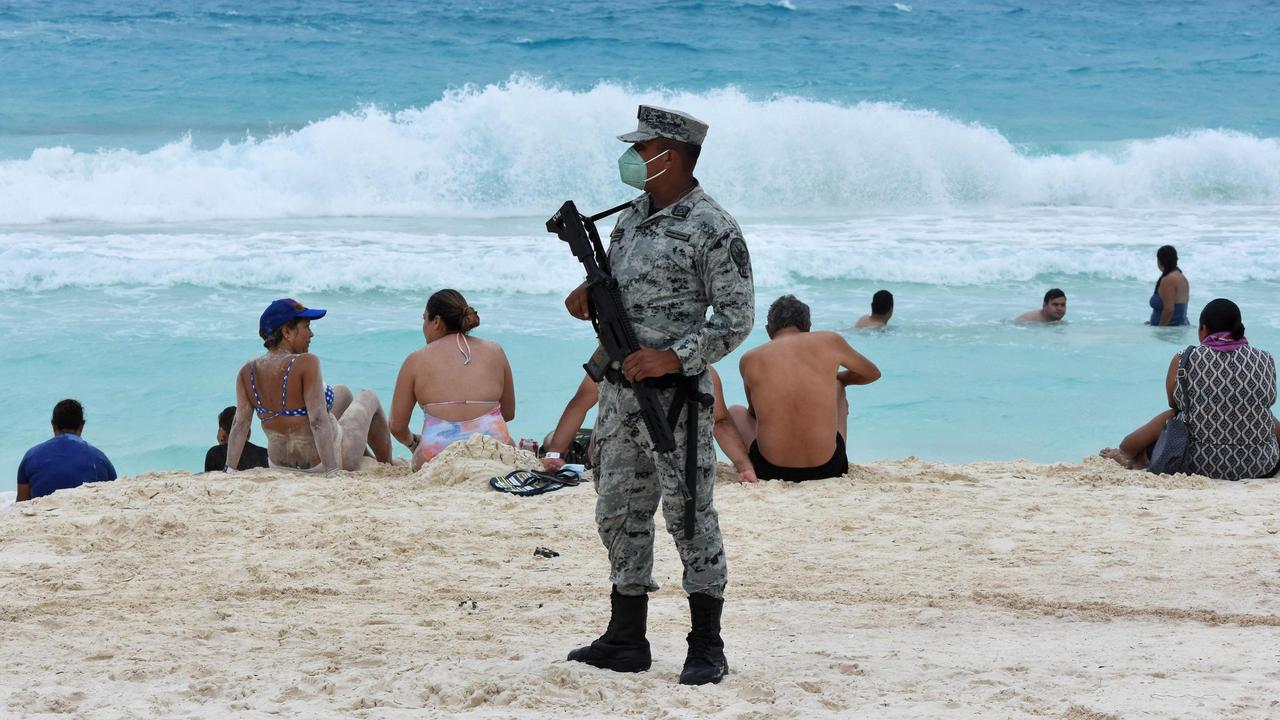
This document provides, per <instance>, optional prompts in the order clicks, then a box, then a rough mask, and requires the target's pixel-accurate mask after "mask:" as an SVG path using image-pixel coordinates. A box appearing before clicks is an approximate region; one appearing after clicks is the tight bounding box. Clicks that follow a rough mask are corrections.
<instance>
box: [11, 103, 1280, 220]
mask: <svg viewBox="0 0 1280 720" xmlns="http://www.w3.org/2000/svg"><path fill="white" fill-rule="evenodd" d="M638 103H652V104H658V105H663V106H674V107H679V108H683V109H685V110H687V111H689V112H691V113H692V114H694V115H696V116H698V117H700V118H702V119H704V120H706V121H707V122H708V123H710V125H711V133H710V138H709V142H708V144H707V146H706V151H705V153H704V154H703V159H702V161H701V163H700V165H699V173H700V175H702V176H703V177H704V178H705V179H706V180H707V184H708V187H709V188H710V189H712V190H713V192H714V194H715V196H716V197H717V199H719V200H720V201H721V202H722V203H724V204H725V205H726V206H728V207H731V208H733V210H734V211H735V212H736V213H737V214H738V215H739V216H751V215H771V216H777V215H795V216H805V215H822V214H832V213H835V214H843V213H848V212H866V211H877V210H883V209H896V208H932V209H936V208H970V207H981V206H994V207H1009V206H1028V205H1031V206H1036V205H1039V206H1078V205H1087V206H1102V207H1117V208H1124V207H1169V206H1172V207H1177V206H1188V205H1201V204H1227V205H1249V204H1269V203H1277V202H1280V141H1277V139H1276V138H1260V137H1254V136H1251V135H1247V134H1243V133H1239V132H1234V131H1230V130H1211V129H1206V130H1196V131H1189V132H1186V133H1183V134H1179V135H1175V136H1167V137H1161V138H1155V139H1146V140H1134V141H1130V142H1125V143H1116V144H1112V145H1108V146H1106V147H1103V148H1101V149H1098V148H1093V149H1089V150H1085V151H1080V152H1074V153H1067V154H1044V153H1039V152H1037V151H1035V149H1028V148H1022V147H1019V146H1016V145H1014V144H1013V143H1011V142H1010V141H1009V140H1008V139H1006V138H1005V137H1004V136H1002V135H1001V134H1000V133H999V132H998V131H997V130H995V129H992V128H989V127H985V126H982V125H979V124H974V123H967V122H963V121H961V120H958V119H955V118H952V117H948V116H946V115H943V114H940V113H938V112H934V111H931V110H920V109H912V108H908V107H904V106H901V105H896V104H888V103H859V104H854V105H842V104H837V103H830V102H818V101H814V100H806V99H801V98H796V97H773V98H768V99H757V98H752V97H749V96H748V95H746V94H745V93H743V92H741V91H739V90H737V89H734V88H725V89H720V90H715V91H710V92H703V93H688V92H665V91H658V90H654V91H637V90H634V89H630V88H626V87H623V86H619V85H614V84H600V85H597V86H596V87H594V88H593V89H591V90H589V91H585V92H575V91H570V90H563V89H559V88H556V87H552V86H549V85H547V84H545V83H542V82H540V81H537V80H534V79H528V78H515V79H513V80H511V81H509V82H507V83H503V84H499V85H490V86H485V87H468V88H464V89H459V90H455V91H451V92H448V93H446V94H445V95H444V96H443V97H441V98H440V99H438V100H436V101H435V102H432V103H430V104H428V105H426V106H424V107H421V108H412V109H405V110H399V111H395V112H391V111H387V110H384V109H380V108H377V107H372V106H371V107H366V108H363V109H361V110H359V111H355V112H351V113H343V114H339V115H335V116H332V117H328V118H325V119H322V120H318V121H316V122H313V123H311V124H309V125H307V126H305V127H302V128H299V129H296V130H292V131H286V132H281V133H279V134H276V135H272V136H269V137H263V138H255V137H244V138H241V139H238V140H234V141H233V140H228V141H226V142H224V143H223V144H222V145H221V146H219V147H214V148H202V147H199V146H198V144H196V143H193V142H192V141H191V139H190V138H180V139H175V140H174V141H173V142H172V143H170V144H168V145H165V146H164V147H160V148H158V149H155V150H151V151H149V152H139V151H136V150H129V149H102V150H99V151H97V152H92V153H85V152H76V151H73V150H71V149H69V148H65V147H50V148H43V149H40V150H37V151H35V152H33V153H32V154H31V156H30V157H29V158H26V159H20V160H8V161H3V162H0V198H3V200H2V201H0V225H4V224H7V225H38V224H43V223H51V222H58V221H67V220H88V221H99V222H108V223H137V222H185V221H204V220H218V219H269V218H299V217H335V216H360V217H367V216H406V217H415V216H435V217H501V216H511V215H537V214H544V213H546V212H547V211H548V209H553V208H554V207H555V206H557V205H558V204H559V203H560V202H561V201H563V200H564V199H566V198H575V199H577V200H579V201H580V203H581V204H583V205H584V206H586V207H599V206H604V205H607V204H613V203H616V202H617V201H618V200H619V199H621V198H622V197H625V196H626V193H627V190H626V188H623V187H622V186H620V184H619V183H618V179H617V169H616V164H615V162H616V158H617V156H618V155H619V154H620V152H621V150H622V148H621V146H620V144H619V143H618V142H616V141H615V140H614V139H613V136H614V135H615V134H617V133H619V132H624V131H627V130H629V129H630V127H631V126H632V125H631V124H632V123H633V122H634V121H633V120H631V118H632V117H633V115H634V112H635V106H636V105H637V104H638Z"/></svg>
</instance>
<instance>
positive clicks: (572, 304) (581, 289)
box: [564, 283, 591, 320]
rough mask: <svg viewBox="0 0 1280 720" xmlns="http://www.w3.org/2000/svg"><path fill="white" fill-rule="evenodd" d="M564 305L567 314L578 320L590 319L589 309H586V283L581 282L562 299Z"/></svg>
mask: <svg viewBox="0 0 1280 720" xmlns="http://www.w3.org/2000/svg"><path fill="white" fill-rule="evenodd" d="M564 306H565V308H566V309H568V311H569V314H570V315H572V316H574V317H576V318H578V319H579V320H590V319H591V311H590V310H588V309H587V284H586V283H582V284H581V285H579V286H578V287H576V288H574V290H573V292H571V293H569V297H567V298H565V299H564Z"/></svg>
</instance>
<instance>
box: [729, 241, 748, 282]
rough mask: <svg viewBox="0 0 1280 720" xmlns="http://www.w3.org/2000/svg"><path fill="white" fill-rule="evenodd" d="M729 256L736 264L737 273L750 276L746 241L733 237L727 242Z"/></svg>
mask: <svg viewBox="0 0 1280 720" xmlns="http://www.w3.org/2000/svg"><path fill="white" fill-rule="evenodd" d="M729 257H730V258H732V259H733V264H734V265H737V266H738V274H739V275H741V276H742V277H744V278H748V277H751V255H750V254H749V253H748V252H747V241H746V240H743V239H742V238H741V237H735V238H734V239H733V240H732V241H730V242H729Z"/></svg>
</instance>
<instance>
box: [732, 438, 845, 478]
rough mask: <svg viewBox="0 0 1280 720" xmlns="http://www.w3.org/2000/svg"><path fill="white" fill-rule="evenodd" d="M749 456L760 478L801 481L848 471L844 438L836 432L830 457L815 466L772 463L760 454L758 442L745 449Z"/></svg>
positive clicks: (834, 475) (838, 475)
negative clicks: (834, 447) (833, 450)
mask: <svg viewBox="0 0 1280 720" xmlns="http://www.w3.org/2000/svg"><path fill="white" fill-rule="evenodd" d="M747 457H749V458H751V467H753V468H755V471H756V477H758V478H760V479H761V480H787V481H790V482H802V481H804V480H821V479H823V478H833V477H840V476H841V475H844V474H845V473H846V472H848V471H849V458H848V457H846V456H845V454H844V438H842V437H840V435H839V434H836V451H835V453H833V454H832V455H831V459H830V460H828V461H826V462H825V463H823V464H822V465H819V466H817V467H808V468H789V467H781V466H779V465H774V464H773V463H771V462H769V461H768V460H765V459H764V455H761V454H760V446H759V444H758V443H755V442H753V443H751V448H750V449H749V450H748V451H747Z"/></svg>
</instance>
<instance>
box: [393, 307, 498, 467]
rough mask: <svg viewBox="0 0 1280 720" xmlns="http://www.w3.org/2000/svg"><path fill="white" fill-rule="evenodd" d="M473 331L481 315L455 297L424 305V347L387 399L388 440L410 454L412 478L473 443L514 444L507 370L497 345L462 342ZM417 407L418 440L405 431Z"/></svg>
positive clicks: (406, 366)
mask: <svg viewBox="0 0 1280 720" xmlns="http://www.w3.org/2000/svg"><path fill="white" fill-rule="evenodd" d="M479 325H480V315H479V314H478V313H477V312H476V311H475V308H473V307H471V306H470V305H468V304H467V300H466V298H464V297H462V294H461V293H459V292H458V291H457V290H441V291H439V292H437V293H435V294H434V295H432V296H431V297H430V299H428V300H427V309H426V310H425V311H423V313H422V335H423V337H425V338H426V340H427V346H426V347H424V348H421V349H419V350H414V351H413V352H412V353H409V357H407V358H405V360H404V364H402V365H401V366H400V375H399V376H398V377H397V378H396V389H395V392H394V394H393V395H392V398H391V434H392V435H394V436H395V438H396V440H399V441H400V442H401V443H403V444H404V445H405V446H407V447H408V448H409V450H410V451H411V452H413V469H414V470H417V469H418V468H420V467H422V466H423V465H425V464H426V463H427V462H429V461H430V460H431V458H433V457H435V456H436V455H439V454H440V453H441V452H443V451H444V449H445V448H446V447H448V446H449V445H451V444H453V443H455V442H458V441H459V440H466V439H467V438H469V437H471V436H473V435H488V436H489V437H492V438H493V439H495V440H497V441H498V442H500V443H504V444H507V445H513V444H514V443H512V442H511V434H510V433H509V432H508V431H507V423H508V422H510V421H511V420H513V419H514V418H515V416H516V389H515V382H514V381H513V380H512V377H511V365H510V363H508V362H507V355H506V353H505V352H503V350H502V346H501V345H499V344H498V343H496V342H493V341H492V340H481V339H480V338H474V337H471V336H470V335H468V333H470V332H471V331H472V330H474V329H475V328H476V327H477V326H479ZM415 404H417V405H419V406H421V407H422V415H423V420H422V434H421V435H417V434H414V433H412V432H410V430H409V420H410V418H411V417H412V416H413V406H414V405H415Z"/></svg>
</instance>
